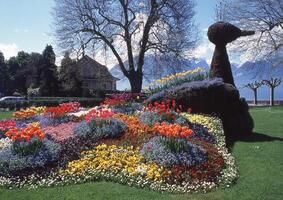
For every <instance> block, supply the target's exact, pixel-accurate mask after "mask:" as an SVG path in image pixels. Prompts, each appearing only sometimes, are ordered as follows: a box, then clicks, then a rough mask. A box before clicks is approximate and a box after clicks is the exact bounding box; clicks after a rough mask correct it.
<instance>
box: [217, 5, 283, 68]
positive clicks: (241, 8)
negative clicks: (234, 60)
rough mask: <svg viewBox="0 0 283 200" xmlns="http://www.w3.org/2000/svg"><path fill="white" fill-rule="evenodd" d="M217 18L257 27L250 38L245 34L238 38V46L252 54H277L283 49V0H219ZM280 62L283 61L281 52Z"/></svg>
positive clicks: (247, 26) (238, 24)
mask: <svg viewBox="0 0 283 200" xmlns="http://www.w3.org/2000/svg"><path fill="white" fill-rule="evenodd" d="M216 19H217V20H220V21H228V22H231V23H233V24H235V25H237V26H239V27H241V28H244V29H247V30H254V31H256V34H255V35H254V36H253V37H249V38H248V41H247V40H246V38H245V40H238V41H237V42H235V45H234V47H235V49H237V50H239V49H241V50H243V51H244V52H247V53H248V54H249V56H252V57H253V58H261V57H270V56H276V55H277V54H279V53H282V50H283V1H282V0H249V1H247V0H220V2H219V3H218V5H217V7H216ZM276 57H277V58H280V57H278V56H276ZM280 62H283V59H282V56H281V60H279V63H280Z"/></svg>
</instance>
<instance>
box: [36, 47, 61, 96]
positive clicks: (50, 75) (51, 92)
mask: <svg viewBox="0 0 283 200" xmlns="http://www.w3.org/2000/svg"><path fill="white" fill-rule="evenodd" d="M55 59H56V57H55V53H54V51H53V47H52V46H51V45H47V46H46V47H45V49H44V50H43V52H42V67H41V68H42V71H41V75H40V93H41V95H43V96H55V95H57V94H58V73H57V66H56V65H55Z"/></svg>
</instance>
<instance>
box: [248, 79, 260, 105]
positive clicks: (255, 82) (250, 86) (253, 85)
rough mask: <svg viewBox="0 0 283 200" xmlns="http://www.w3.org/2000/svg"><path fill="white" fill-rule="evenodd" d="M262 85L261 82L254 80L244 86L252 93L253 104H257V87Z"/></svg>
mask: <svg viewBox="0 0 283 200" xmlns="http://www.w3.org/2000/svg"><path fill="white" fill-rule="evenodd" d="M262 85H263V82H258V81H254V82H252V83H248V84H246V85H245V86H244V87H246V88H249V89H251V90H252V91H253V93H254V104H255V105H257V89H258V88H259V87H261V86H262Z"/></svg>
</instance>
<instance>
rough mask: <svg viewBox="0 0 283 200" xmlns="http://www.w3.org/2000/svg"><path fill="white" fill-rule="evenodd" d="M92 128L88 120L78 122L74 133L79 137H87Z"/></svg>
mask: <svg viewBox="0 0 283 200" xmlns="http://www.w3.org/2000/svg"><path fill="white" fill-rule="evenodd" d="M91 132H92V131H91V128H90V126H89V124H88V123H87V122H86V121H82V122H81V123H79V124H77V125H76V126H75V128H74V134H75V135H77V136H79V137H86V136H90V135H91Z"/></svg>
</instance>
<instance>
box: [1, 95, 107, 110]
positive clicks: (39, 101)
mask: <svg viewBox="0 0 283 200" xmlns="http://www.w3.org/2000/svg"><path fill="white" fill-rule="evenodd" d="M74 101H76V102H79V103H80V104H81V105H82V106H83V107H94V106H97V105H99V104H100V103H101V102H102V101H103V98H78V97H72V98H69V97H67V98H64V97H40V98H33V99H29V100H21V101H17V102H15V101H6V102H0V108H2V109H9V110H20V109H22V108H27V107H30V106H57V105H59V104H60V103H64V102H74Z"/></svg>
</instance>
